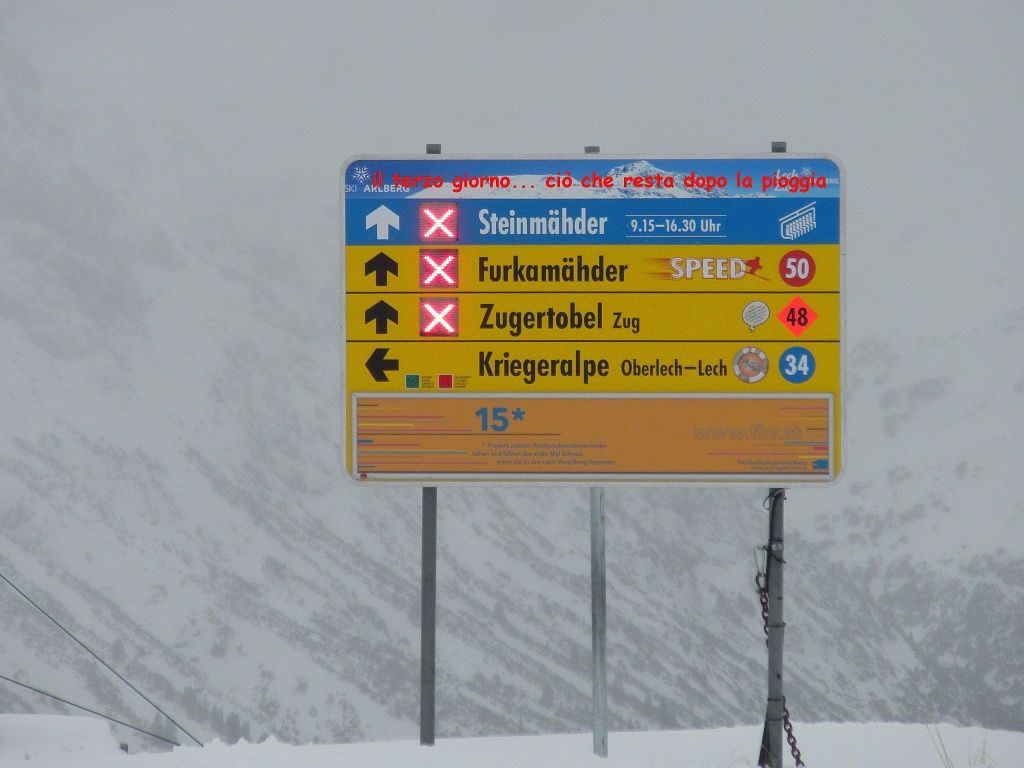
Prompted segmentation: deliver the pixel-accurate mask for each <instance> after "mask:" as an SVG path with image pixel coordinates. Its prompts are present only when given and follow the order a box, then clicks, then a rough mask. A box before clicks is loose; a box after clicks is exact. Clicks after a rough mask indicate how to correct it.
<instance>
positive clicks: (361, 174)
mask: <svg viewBox="0 0 1024 768" xmlns="http://www.w3.org/2000/svg"><path fill="white" fill-rule="evenodd" d="M352 178H354V179H355V180H356V181H358V182H359V183H360V184H362V183H363V182H365V181H366V180H367V179H368V178H370V172H369V171H368V170H367V169H366V166H365V165H357V166H356V167H355V170H353V171H352Z"/></svg>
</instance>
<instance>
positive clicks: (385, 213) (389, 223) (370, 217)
mask: <svg viewBox="0 0 1024 768" xmlns="http://www.w3.org/2000/svg"><path fill="white" fill-rule="evenodd" d="M370 227H376V228H377V239H378V240H387V239H388V227H394V228H395V229H398V214H397V213H395V212H394V211H392V210H391V209H390V208H388V207H387V206H385V205H381V206H379V207H377V208H375V209H374V210H372V211H371V212H370V213H368V214H367V215H366V228H367V229H369V228H370Z"/></svg>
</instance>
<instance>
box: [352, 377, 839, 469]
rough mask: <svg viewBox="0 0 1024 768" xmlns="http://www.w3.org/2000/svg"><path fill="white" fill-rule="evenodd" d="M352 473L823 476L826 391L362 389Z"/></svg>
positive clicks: (829, 420) (828, 409)
mask: <svg viewBox="0 0 1024 768" xmlns="http://www.w3.org/2000/svg"><path fill="white" fill-rule="evenodd" d="M352 411H353V412H352V430H351V435H352V442H353V446H352V447H353V450H352V452H351V455H352V456H353V457H354V458H353V462H354V464H355V466H354V467H349V470H350V471H351V472H352V474H353V475H354V476H355V477H357V478H358V479H362V480H372V479H402V478H406V479H410V480H413V479H420V478H431V479H441V480H443V479H445V477H450V478H452V479H456V478H464V477H479V478H481V479H484V478H490V479H507V480H517V479H522V480H530V479H552V480H554V479H558V480H573V479H576V480H593V479H597V478H600V477H609V478H611V477H614V478H615V479H626V480H630V479H635V480H671V479H687V480H725V481H728V480H757V479H762V478H763V479H764V480H766V481H779V480H794V481H799V480H812V479H813V480H819V481H820V480H822V479H829V478H832V477H834V476H835V475H836V473H837V471H838V466H837V465H838V457H837V456H836V455H835V450H834V440H833V434H834V423H835V414H834V412H833V411H834V409H833V401H832V396H831V395H828V394H820V395H793V396H785V395H765V396H754V395H746V396H743V395H717V396H715V395H692V396H691V395H653V396H649V397H638V396H637V395H621V396H616V395H605V394H602V395H595V396H587V397H580V396H578V395H566V396H557V395H540V396H527V395H522V394H518V395H516V394H508V395H495V396H486V397H460V396H454V395H426V394H424V395H392V396H388V395H369V394H366V395H363V394H357V395H355V396H354V397H353V404H352Z"/></svg>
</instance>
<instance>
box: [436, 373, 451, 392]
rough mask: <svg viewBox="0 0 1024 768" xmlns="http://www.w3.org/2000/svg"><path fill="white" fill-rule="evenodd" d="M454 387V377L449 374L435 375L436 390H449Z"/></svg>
mask: <svg viewBox="0 0 1024 768" xmlns="http://www.w3.org/2000/svg"><path fill="white" fill-rule="evenodd" d="M454 386H455V377H454V376H453V375H452V374H450V373H439V374H437V388H438V389H451V388H452V387H454Z"/></svg>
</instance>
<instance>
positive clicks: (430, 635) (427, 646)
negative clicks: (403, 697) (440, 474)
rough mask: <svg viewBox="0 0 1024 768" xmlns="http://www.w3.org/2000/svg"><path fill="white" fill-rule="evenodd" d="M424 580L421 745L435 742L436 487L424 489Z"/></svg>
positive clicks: (422, 591) (421, 656)
mask: <svg viewBox="0 0 1024 768" xmlns="http://www.w3.org/2000/svg"><path fill="white" fill-rule="evenodd" d="M422 565H423V580H422V584H421V587H420V589H421V594H422V599H423V600H422V606H421V609H420V744H422V745H423V746H431V745H433V743H434V718H435V715H434V712H435V709H434V680H435V669H436V658H435V656H436V648H437V643H436V641H437V488H424V489H423V563H422Z"/></svg>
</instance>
